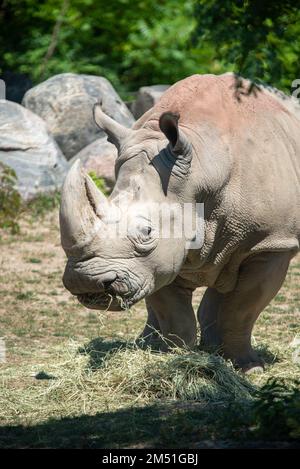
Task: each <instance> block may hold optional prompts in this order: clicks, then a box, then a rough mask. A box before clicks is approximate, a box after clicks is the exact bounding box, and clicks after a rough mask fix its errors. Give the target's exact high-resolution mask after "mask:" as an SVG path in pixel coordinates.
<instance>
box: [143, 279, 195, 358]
mask: <svg viewBox="0 0 300 469" xmlns="http://www.w3.org/2000/svg"><path fill="white" fill-rule="evenodd" d="M146 304H147V309H148V319H147V324H146V326H145V329H144V331H143V332H142V334H141V335H140V337H139V339H138V343H139V344H140V345H142V346H143V344H145V345H146V346H151V347H153V348H154V349H156V350H157V349H159V350H161V351H164V352H166V351H168V350H169V349H170V348H172V347H174V346H177V347H193V346H194V345H195V343H196V337H197V325H196V317H195V313H194V310H193V307H192V292H191V290H187V289H184V288H182V287H179V286H177V285H175V284H174V283H172V284H170V285H168V286H166V287H163V288H161V289H160V290H158V291H157V292H155V293H153V294H152V295H151V296H149V297H148V298H147V299H146Z"/></svg>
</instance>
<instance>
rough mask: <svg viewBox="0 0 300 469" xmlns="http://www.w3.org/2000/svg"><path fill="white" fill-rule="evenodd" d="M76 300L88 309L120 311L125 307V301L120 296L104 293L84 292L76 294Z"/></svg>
mask: <svg viewBox="0 0 300 469" xmlns="http://www.w3.org/2000/svg"><path fill="white" fill-rule="evenodd" d="M77 299H78V301H79V302H80V303H81V304H82V305H83V306H85V307H86V308H89V309H101V310H108V311H121V310H122V309H127V305H125V303H126V302H125V301H124V299H123V298H122V297H120V296H113V295H110V294H105V293H84V294H81V295H77Z"/></svg>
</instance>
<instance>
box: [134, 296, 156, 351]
mask: <svg viewBox="0 0 300 469" xmlns="http://www.w3.org/2000/svg"><path fill="white" fill-rule="evenodd" d="M146 305H147V311H148V317H147V321H146V324H145V327H144V330H143V332H142V333H141V334H140V335H139V337H138V339H137V341H136V343H137V345H139V346H140V347H141V348H145V347H152V348H157V347H158V348H159V343H160V340H161V335H162V332H161V329H160V326H159V322H158V319H157V317H156V315H155V313H154V311H153V309H152V308H151V306H150V305H149V304H147V300H146Z"/></svg>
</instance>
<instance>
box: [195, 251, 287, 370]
mask: <svg viewBox="0 0 300 469" xmlns="http://www.w3.org/2000/svg"><path fill="white" fill-rule="evenodd" d="M291 257H292V256H291V253H290V252H282V253H279V252H277V253H276V252H273V253H272V252H266V253H261V254H257V255H255V256H252V257H249V258H248V260H246V261H245V262H244V263H243V264H242V265H241V268H240V273H239V277H238V281H237V285H236V287H235V289H234V290H233V291H232V292H229V293H226V294H222V293H219V292H217V291H216V290H214V289H213V288H208V289H207V290H206V292H205V294H204V297H203V299H202V302H201V304H200V307H199V310H198V319H199V322H200V327H201V343H202V345H204V346H206V347H214V348H219V349H220V350H221V351H222V352H223V354H224V356H225V357H226V358H230V359H231V360H232V361H233V363H234V364H235V365H236V366H237V367H238V368H242V370H244V371H250V370H251V369H253V368H257V367H260V368H262V367H263V363H262V361H261V360H260V359H259V358H258V356H257V354H256V352H255V351H254V350H253V349H252V346H251V333H252V329H253V326H254V323H255V321H256V319H257V317H258V316H259V314H260V313H261V311H262V310H263V309H264V308H265V307H266V306H267V305H268V304H269V302H270V301H271V300H272V298H273V297H274V296H275V295H276V293H277V292H278V290H279V289H280V287H281V285H282V283H283V281H284V279H285V276H286V273H287V269H288V266H289V262H290V259H291Z"/></svg>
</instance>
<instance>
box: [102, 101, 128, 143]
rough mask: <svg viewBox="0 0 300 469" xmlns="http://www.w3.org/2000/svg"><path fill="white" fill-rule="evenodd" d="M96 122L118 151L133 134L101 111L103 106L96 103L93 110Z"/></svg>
mask: <svg viewBox="0 0 300 469" xmlns="http://www.w3.org/2000/svg"><path fill="white" fill-rule="evenodd" d="M93 114H94V120H95V122H96V124H97V125H98V127H100V129H102V130H104V132H105V133H106V134H107V137H108V139H107V140H108V141H109V142H110V143H113V144H114V145H115V146H116V147H117V149H118V150H120V147H121V145H122V141H123V140H124V139H125V138H126V137H127V136H128V135H129V134H130V133H131V130H130V129H127V127H124V126H123V125H121V124H119V123H118V122H116V121H115V120H113V119H112V118H111V117H109V116H108V115H107V114H105V112H103V111H102V109H101V104H100V103H96V104H95V105H94V109H93Z"/></svg>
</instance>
